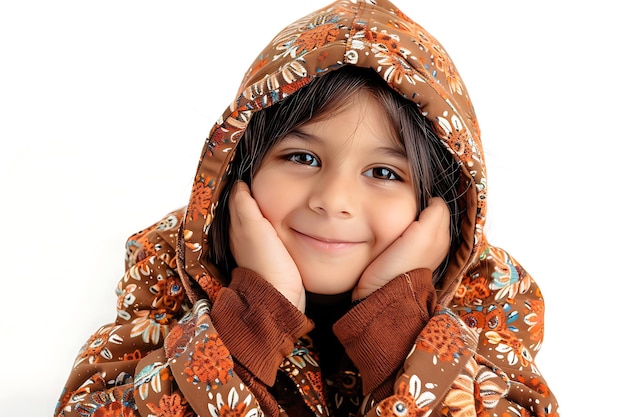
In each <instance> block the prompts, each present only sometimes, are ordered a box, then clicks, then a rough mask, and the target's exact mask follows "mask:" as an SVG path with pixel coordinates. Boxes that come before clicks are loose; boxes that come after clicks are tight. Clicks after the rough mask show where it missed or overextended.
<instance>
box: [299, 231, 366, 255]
mask: <svg viewBox="0 0 626 417" xmlns="http://www.w3.org/2000/svg"><path fill="white" fill-rule="evenodd" d="M294 232H295V234H296V236H297V237H298V239H299V240H300V241H301V242H303V243H304V244H305V245H307V246H309V247H312V248H314V249H318V250H322V251H326V252H335V251H342V250H347V249H350V248H353V247H355V246H357V245H358V244H360V243H362V242H348V241H342V240H338V239H328V238H323V237H319V236H312V235H307V234H305V233H302V232H298V231H297V230H294Z"/></svg>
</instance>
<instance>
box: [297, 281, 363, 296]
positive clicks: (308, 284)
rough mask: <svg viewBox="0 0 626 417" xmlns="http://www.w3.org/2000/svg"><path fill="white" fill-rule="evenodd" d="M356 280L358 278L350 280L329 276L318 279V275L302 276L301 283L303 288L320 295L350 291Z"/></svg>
mask: <svg viewBox="0 0 626 417" xmlns="http://www.w3.org/2000/svg"><path fill="white" fill-rule="evenodd" d="M357 282H358V278H357V279H352V280H338V279H336V278H334V277H331V278H326V279H324V280H320V279H319V277H317V279H316V278H312V279H311V278H309V279H307V277H305V276H303V277H302V284H303V285H304V289H305V290H307V291H308V292H310V293H314V294H320V295H337V294H343V293H346V292H348V291H352V290H353V289H354V287H355V286H356V283H357Z"/></svg>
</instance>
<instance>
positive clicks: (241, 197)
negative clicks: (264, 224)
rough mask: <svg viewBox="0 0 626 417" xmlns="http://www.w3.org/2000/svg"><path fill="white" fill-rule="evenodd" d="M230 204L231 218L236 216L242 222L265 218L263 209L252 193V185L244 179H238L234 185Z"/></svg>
mask: <svg viewBox="0 0 626 417" xmlns="http://www.w3.org/2000/svg"><path fill="white" fill-rule="evenodd" d="M228 205H229V206H228V208H229V210H230V213H231V218H236V219H237V220H238V221H239V222H240V223H243V222H245V221H260V220H263V215H262V214H261V210H260V209H259V206H258V204H257V203H256V201H255V200H254V198H253V197H252V194H251V193H250V187H248V184H246V183H245V182H243V181H237V182H236V183H235V184H234V185H233V189H232V190H231V196H230V198H229V201H228Z"/></svg>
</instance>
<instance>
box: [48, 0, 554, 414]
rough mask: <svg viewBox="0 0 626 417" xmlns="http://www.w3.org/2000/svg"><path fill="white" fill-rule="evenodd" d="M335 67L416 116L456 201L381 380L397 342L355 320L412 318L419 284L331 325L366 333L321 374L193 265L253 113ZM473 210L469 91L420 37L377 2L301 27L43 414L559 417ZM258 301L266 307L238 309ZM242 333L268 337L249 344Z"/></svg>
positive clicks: (288, 309) (481, 177)
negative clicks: (353, 70)
mask: <svg viewBox="0 0 626 417" xmlns="http://www.w3.org/2000/svg"><path fill="white" fill-rule="evenodd" d="M345 65H355V66H359V67H367V68H372V69H374V70H375V71H376V72H377V73H378V74H380V76H381V77H382V78H383V79H384V80H385V81H386V82H387V83H388V84H389V85H390V86H391V87H392V88H394V89H395V90H396V91H398V92H399V93H401V94H402V95H404V96H405V97H407V98H408V99H410V100H412V101H414V102H415V103H416V105H417V106H419V107H420V109H421V110H422V112H423V114H424V115H425V117H426V118H427V119H428V120H429V121H430V122H431V125H432V127H433V129H434V131H435V132H436V134H437V136H438V137H439V139H440V140H441V145H442V146H444V147H446V148H447V149H448V150H449V151H450V152H451V153H452V154H453V155H454V156H455V158H456V159H457V160H458V161H459V163H460V164H461V167H462V174H461V175H462V176H463V180H464V181H466V182H467V184H471V187H469V188H468V192H467V193H466V194H465V209H466V210H465V218H464V220H463V229H462V234H463V244H462V245H461V246H460V247H459V248H458V250H457V252H456V254H455V256H454V257H453V260H452V261H451V263H450V265H449V266H448V268H447V271H446V275H445V277H444V279H443V280H442V282H441V283H440V284H438V286H437V288H436V292H435V293H434V296H433V300H434V302H433V303H432V308H431V309H429V310H428V312H427V314H426V316H425V319H424V320H423V323H421V324H420V325H419V328H418V329H419V332H418V333H417V337H414V338H413V339H411V341H410V343H408V345H407V346H406V347H405V350H404V351H405V353H406V354H405V355H404V356H403V358H402V360H401V362H400V363H399V364H398V366H397V368H394V369H393V372H391V373H390V370H389V369H385V366H386V365H385V363H387V362H388V361H386V359H387V358H386V355H388V354H389V353H388V350H389V349H387V346H386V342H385V341H386V340H390V339H391V338H394V337H396V336H395V335H396V333H403V330H401V329H394V328H389V329H387V330H386V331H382V332H378V333H376V334H374V333H371V332H370V333H368V321H367V320H368V319H369V318H371V317H379V316H391V317H393V316H394V315H402V314H404V315H405V316H406V315H408V316H409V317H416V319H415V321H418V319H417V317H418V316H419V315H420V314H423V313H424V311H423V310H419V309H418V308H417V307H415V306H414V305H412V304H411V299H412V295H413V294H410V292H411V288H414V285H413V284H415V283H419V282H422V281H420V280H425V279H428V274H429V272H430V271H425V270H418V271H411V272H410V273H407V274H405V275H404V276H402V277H398V278H396V279H395V280H393V281H392V282H391V283H390V284H388V285H387V286H385V287H383V289H381V290H383V291H380V294H379V295H377V296H376V297H378V298H375V297H373V295H372V296H370V297H368V298H367V299H366V300H365V301H363V302H362V303H360V304H358V305H356V306H355V307H353V308H352V309H351V310H350V311H349V312H348V313H347V314H346V317H345V318H342V319H341V320H340V321H341V322H342V323H344V324H345V323H349V324H350V325H351V326H353V327H354V328H357V329H359V328H360V327H359V326H361V327H362V328H363V334H361V335H357V336H355V337H361V339H360V340H359V343H360V344H361V346H360V347H359V349H360V350H361V351H363V352H367V353H368V354H364V355H360V356H358V360H356V359H355V358H356V357H357V356H354V357H353V356H352V355H348V356H350V357H351V358H352V359H353V360H345V361H341V362H339V363H340V365H339V366H338V367H337V369H335V370H334V372H332V373H328V374H324V377H322V373H321V367H320V363H319V357H318V356H317V354H316V350H315V346H314V343H313V341H312V339H311V338H310V337H309V332H310V331H311V327H312V326H311V323H310V321H309V320H308V319H307V318H306V317H305V316H304V315H303V314H301V313H299V311H297V309H295V307H293V306H291V305H290V304H289V302H287V301H286V300H284V299H281V298H280V297H279V296H278V295H277V294H275V293H273V292H272V288H267V287H265V286H264V285H265V284H264V281H263V280H262V279H259V277H256V276H255V275H254V273H252V272H251V271H245V270H236V273H235V274H234V275H233V277H232V280H231V281H230V282H229V283H225V281H224V280H223V279H221V278H220V277H219V275H218V273H217V272H216V270H215V268H214V267H213V266H212V265H211V264H210V263H209V261H208V260H207V256H206V254H207V250H208V249H209V246H210V241H209V239H208V235H207V233H208V229H209V226H210V224H211V221H212V219H213V216H212V214H213V212H214V208H215V206H216V204H217V203H218V201H219V198H220V193H221V189H222V184H223V178H224V176H225V175H227V173H228V172H229V170H228V167H229V163H230V161H231V158H232V155H233V152H232V150H233V149H234V148H235V147H236V146H237V142H238V139H239V138H240V137H241V135H242V133H243V132H244V131H245V129H246V126H247V122H248V120H249V119H250V116H251V114H253V113H254V112H255V111H257V110H259V109H262V108H265V107H267V106H270V105H272V104H273V103H276V102H278V101H280V100H282V99H283V98H284V97H285V96H287V95H289V94H291V93H292V92H293V91H295V90H297V89H299V88H301V87H302V86H304V85H306V84H307V83H308V82H309V81H310V80H311V79H312V78H314V77H318V76H323V75H324V74H326V73H328V72H330V71H332V70H334V69H337V68H340V67H342V66H345ZM486 196H487V183H486V176H485V167H484V161H483V153H482V148H481V142H480V131H479V127H478V122H477V120H476V117H475V114H474V110H473V108H472V104H471V101H470V98H469V95H468V93H467V89H466V87H465V85H464V84H463V81H462V80H461V78H460V76H459V73H458V72H457V70H456V68H455V66H454V64H453V63H452V61H451V59H450V57H449V56H448V55H447V53H446V51H445V50H444V48H443V47H442V46H441V45H440V44H439V43H438V42H437V40H436V39H435V38H434V37H433V36H432V35H430V34H429V33H428V32H426V31H425V30H424V29H423V28H422V27H421V26H419V25H418V24H417V23H415V22H413V21H412V20H411V19H410V18H409V17H407V16H406V15H404V14H403V13H402V12H401V11H400V10H399V9H398V8H397V7H396V6H395V5H393V4H392V3H390V2H389V1H387V0H376V1H375V0H339V1H336V2H334V3H332V4H330V5H328V6H327V7H325V8H323V9H320V10H318V11H315V12H313V13H311V14H310V15H308V16H304V17H303V18H301V19H299V20H297V21H296V22H294V23H292V24H291V25H289V26H287V27H286V28H285V29H284V30H283V31H281V32H280V33H279V34H278V35H277V36H276V37H275V38H274V39H273V40H272V41H271V42H270V44H269V45H268V46H267V47H266V49H265V50H264V51H262V53H261V54H259V55H258V58H257V59H256V60H255V61H254V62H253V63H252V65H251V67H250V68H249V70H248V71H247V73H246V74H245V76H244V79H243V82H242V84H241V87H240V90H239V92H238V94H237V96H236V98H235V100H234V101H233V102H232V103H231V104H230V105H229V106H228V108H227V109H226V110H225V112H224V113H223V115H222V116H221V117H220V118H219V119H218V120H217V122H216V123H215V125H214V127H213V128H212V130H211V132H210V134H209V136H208V138H207V139H206V142H205V144H204V148H203V150H202V153H201V158H200V161H199V164H198V168H197V172H196V177H195V181H194V186H193V189H192V192H191V196H190V200H189V204H188V205H187V206H186V207H184V208H181V209H179V210H176V211H174V212H172V213H170V214H168V215H167V216H166V217H164V218H163V219H162V220H161V221H159V222H158V223H155V224H154V225H152V226H150V227H148V228H146V229H145V230H142V231H141V232H138V233H137V234H135V235H134V236H131V237H130V238H129V240H128V242H127V247H126V271H125V274H124V276H123V277H122V278H121V280H120V281H119V284H118V287H117V289H116V292H117V296H118V302H117V317H116V319H115V321H114V322H113V323H111V324H108V325H105V326H103V327H101V328H100V329H98V330H97V331H96V332H95V333H94V334H93V335H92V336H91V337H90V338H89V339H88V340H87V342H86V343H85V345H84V346H83V347H82V348H81V350H80V351H79V353H78V355H77V358H76V361H75V363H74V365H73V367H72V371H71V373H70V376H69V378H68V381H67V383H66V386H65V388H64V389H63V391H62V393H61V396H60V399H59V403H58V405H57V408H56V411H55V415H58V416H163V417H165V416H179V417H182V416H192V415H200V416H262V415H283V416H287V415H289V416H306V415H316V416H356V415H367V416H427V415H433V416H434V415H441V416H487V415H490V416H558V405H557V402H556V400H555V397H554V395H553V394H552V392H551V390H550V389H549V388H548V386H547V384H546V381H545V380H544V378H543V377H542V376H541V373H540V372H539V370H538V368H537V366H536V364H535V361H534V357H535V356H536V354H537V352H538V351H539V349H540V347H541V344H542V340H543V328H544V327H543V308H544V304H543V298H542V295H541V292H540V290H539V288H538V286H537V285H536V283H535V281H534V280H533V279H532V278H531V276H530V275H529V274H528V273H527V272H526V271H525V270H524V269H523V268H522V267H521V266H520V264H519V263H518V262H517V261H516V260H515V259H514V258H513V257H511V256H510V255H509V254H508V253H507V252H505V251H503V250H502V249H499V248H496V247H494V246H491V245H490V244H489V243H488V242H487V239H486V237H485V236H484V233H483V226H484V224H485V215H486ZM267 285H268V286H269V284H267ZM377 293H378V292H377ZM390 294H392V295H394V297H391V296H389V295H390ZM403 294H406V295H405V296H404V297H406V298H402V297H403ZM396 295H398V297H399V298H398V297H395V296H396ZM259 297H264V300H265V301H266V303H267V305H268V306H267V307H264V308H256V309H253V310H252V309H249V308H248V306H249V305H258V303H257V304H254V303H252V301H253V300H255V299H257V300H258V298H259ZM370 298H371V299H372V300H373V301H370ZM226 309H231V311H233V310H232V309H238V310H235V311H240V314H239V316H240V317H241V318H240V320H241V322H234V323H232V322H228V320H226V319H225V317H226V315H225V314H223V312H224V310H226ZM251 310H252V311H251ZM381 312H384V313H385V314H379V313H381ZM414 313H415V314H414ZM231 315H232V314H231ZM285 317H290V318H291V317H293V320H283V318H285ZM247 320H252V321H254V322H255V323H269V324H268V325H267V326H265V325H263V326H260V327H259V329H258V331H257V330H255V331H256V332H257V333H254V334H253V333H246V330H245V329H246V327H245V326H243V327H242V324H243V325H245V324H246V321H247ZM359 320H361V321H359ZM337 326H339V328H340V327H341V326H342V324H341V323H338V325H337ZM407 327H413V328H416V327H415V326H412V325H410V324H408V325H407ZM218 329H219V331H218ZM242 329H243V330H242ZM336 331H339V330H337V329H336ZM340 339H341V338H340ZM242 340H243V341H244V342H245V341H249V343H243V342H242ZM341 341H342V343H344V345H349V344H350V343H351V342H350V341H349V340H347V339H341ZM351 349H352V348H351V347H349V346H348V347H346V351H347V352H348V353H350V350H351ZM391 350H393V349H391ZM250 357H256V358H257V359H258V358H259V357H261V358H266V360H262V361H258V360H257V361H256V362H255V361H253V360H250V359H249V358H250ZM392 368H393V367H392ZM387 374H389V375H391V377H392V378H391V388H390V390H389V392H388V393H387V394H386V395H385V396H382V397H381V396H380V395H377V392H379V390H378V385H379V384H382V383H383V382H382V381H379V380H378V379H377V378H378V375H383V376H386V375H387Z"/></svg>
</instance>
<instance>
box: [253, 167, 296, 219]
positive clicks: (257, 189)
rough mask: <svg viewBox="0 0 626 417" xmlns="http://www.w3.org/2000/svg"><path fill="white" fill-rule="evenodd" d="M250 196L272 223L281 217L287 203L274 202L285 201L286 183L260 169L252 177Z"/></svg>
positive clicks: (286, 193) (287, 192) (287, 194)
mask: <svg viewBox="0 0 626 417" xmlns="http://www.w3.org/2000/svg"><path fill="white" fill-rule="evenodd" d="M250 191H251V192H252V197H253V198H254V200H255V201H256V202H257V204H258V206H259V209H260V210H261V213H263V216H264V217H265V218H266V219H268V220H269V221H270V223H274V222H275V221H276V220H279V219H280V218H282V216H283V214H284V209H286V206H287V204H276V202H278V201H280V202H286V201H287V200H286V199H287V198H288V197H289V190H288V187H287V184H284V183H283V182H281V181H280V177H279V178H276V176H275V175H271V172H265V171H260V172H259V173H258V174H257V175H256V176H255V177H254V178H253V179H252V185H251V190H250Z"/></svg>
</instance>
